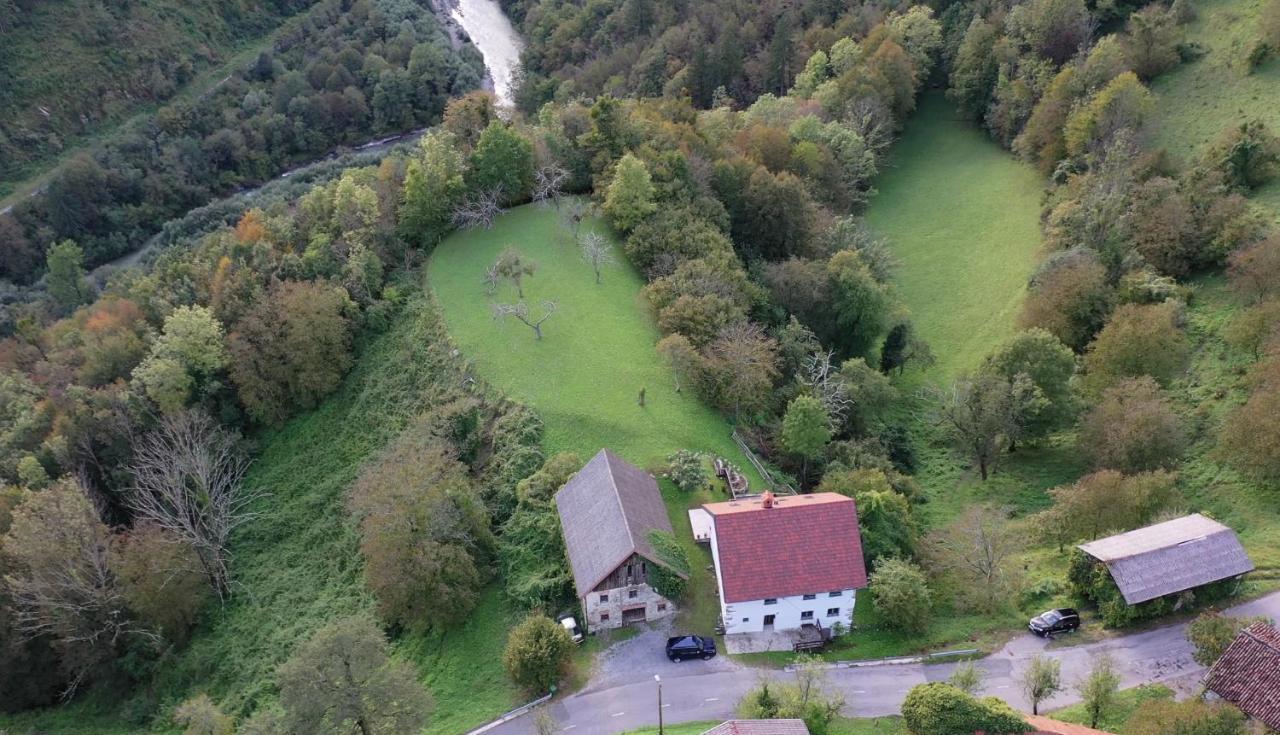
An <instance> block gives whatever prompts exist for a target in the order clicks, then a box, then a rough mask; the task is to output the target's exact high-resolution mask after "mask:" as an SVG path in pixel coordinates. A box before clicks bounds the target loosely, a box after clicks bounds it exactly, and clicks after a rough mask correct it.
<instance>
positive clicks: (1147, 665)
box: [486, 592, 1280, 735]
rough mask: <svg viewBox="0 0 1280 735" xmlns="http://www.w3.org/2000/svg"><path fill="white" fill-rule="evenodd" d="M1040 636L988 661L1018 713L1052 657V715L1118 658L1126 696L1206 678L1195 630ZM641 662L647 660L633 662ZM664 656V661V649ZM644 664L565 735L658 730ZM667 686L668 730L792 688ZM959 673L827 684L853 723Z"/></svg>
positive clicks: (692, 673) (688, 672)
mask: <svg viewBox="0 0 1280 735" xmlns="http://www.w3.org/2000/svg"><path fill="white" fill-rule="evenodd" d="M1227 613H1228V614H1230V615H1240V616H1244V615H1266V616H1269V617H1272V618H1275V619H1280V592H1278V593H1273V594H1271V595H1268V596H1266V597H1262V598H1259V599H1257V600H1254V601H1252V602H1248V603H1245V604H1242V605H1238V606H1236V607H1234V608H1231V609H1230V610H1228V611H1227ZM1047 645H1048V642H1046V641H1044V640H1042V639H1039V638H1036V637H1034V636H1031V635H1030V634H1028V635H1025V636H1019V637H1017V638H1015V639H1013V640H1012V641H1010V642H1009V643H1008V644H1007V645H1005V646H1004V647H1003V648H1001V649H1000V650H999V651H996V652H995V653H993V654H992V655H990V656H988V657H986V658H984V659H982V660H980V661H978V662H977V663H978V666H980V667H981V668H982V669H983V671H985V672H986V678H985V681H984V686H983V693H984V694H993V695H995V696H997V697H1000V698H1001V699H1004V700H1006V701H1008V702H1009V703H1010V704H1012V705H1013V706H1014V707H1017V708H1019V709H1024V710H1028V711H1029V710H1030V703H1029V702H1028V701H1027V700H1026V698H1025V697H1024V696H1023V694H1022V693H1021V691H1019V687H1018V683H1017V681H1018V676H1019V675H1020V674H1021V672H1022V670H1023V669H1024V668H1025V667H1026V666H1027V661H1028V660H1029V659H1030V658H1031V657H1033V656H1035V655H1036V654H1038V653H1045V654H1047V655H1048V656H1050V657H1052V658H1056V659H1058V660H1059V661H1061V662H1062V678H1063V681H1064V683H1065V684H1066V688H1067V691H1065V692H1063V693H1061V694H1059V695H1057V696H1056V697H1054V698H1053V699H1051V700H1049V701H1048V702H1045V703H1042V705H1041V707H1042V708H1044V709H1051V708H1054V707H1062V706H1065V705H1068V704H1072V703H1074V702H1076V701H1078V697H1077V695H1076V693H1075V690H1074V685H1075V683H1076V682H1077V681H1079V680H1080V679H1082V678H1084V677H1085V675H1086V674H1087V673H1088V671H1089V669H1090V667H1091V666H1092V665H1093V662H1094V660H1095V659H1096V658H1097V657H1098V656H1099V655H1100V654H1102V653H1104V652H1105V653H1108V654H1110V655H1111V657H1112V659H1113V660H1114V661H1115V663H1116V668H1117V670H1118V671H1119V673H1120V676H1121V684H1120V686H1121V687H1122V688H1127V687H1133V686H1137V685H1139V684H1147V683H1155V682H1160V683H1164V684H1167V685H1170V686H1174V687H1175V688H1179V687H1181V688H1184V689H1193V688H1194V687H1196V686H1197V685H1198V682H1199V680H1200V677H1201V675H1202V674H1203V673H1204V668H1203V667H1201V666H1200V665H1199V664H1197V663H1195V661H1193V660H1192V658H1191V645H1190V644H1189V643H1187V639H1186V624H1185V623H1179V624H1176V625H1169V626H1165V627H1162V628H1157V629H1154V630H1149V631H1144V632H1141V633H1132V634H1129V635H1125V636H1119V637H1116V638H1112V639H1108V640H1106V641H1102V642H1098V643H1089V644H1082V645H1077V646H1065V647H1054V648H1049V649H1047V650H1046V646H1047ZM629 653H631V654H632V655H636V654H639V652H636V651H632V652H629ZM655 653H656V656H658V657H662V651H661V648H660V647H659V648H657V649H656V651H655ZM649 657H651V656H650V654H649V653H644V654H643V660H641V661H638V662H637V665H636V666H635V676H634V678H633V680H632V681H629V682H625V681H619V677H618V676H616V674H614V675H610V676H608V677H607V681H606V682H604V683H603V684H597V681H596V679H595V678H593V680H592V682H591V683H589V684H588V685H587V687H586V688H585V689H584V690H583V691H581V692H578V693H576V694H572V695H570V696H568V697H565V698H563V699H560V700H557V701H555V702H553V703H552V704H551V705H550V712H551V716H552V717H553V718H554V719H555V721H556V723H557V725H558V727H559V730H560V731H561V732H566V733H572V735H613V734H614V733H619V732H624V731H626V730H632V729H635V728H638V727H647V726H652V725H656V724H657V723H658V690H657V685H656V684H655V682H654V681H653V672H654V669H653V668H652V662H650V661H648V660H647V659H648V658H649ZM662 661H663V663H665V664H666V665H665V666H664V667H663V669H662V670H661V671H660V673H661V676H662V712H663V719H664V720H665V721H666V722H667V723H677V722H690V721H694V720H717V719H728V718H730V717H732V716H733V712H734V707H735V705H736V704H737V702H738V700H739V699H740V698H741V697H742V695H743V694H744V693H745V692H746V691H747V690H749V689H750V688H752V687H753V686H755V684H756V683H757V682H758V681H759V680H760V679H761V678H762V677H768V678H771V679H773V680H778V681H785V680H787V679H788V678H789V677H790V676H791V675H790V674H787V673H785V672H782V671H777V670H768V669H753V668H748V667H745V666H735V667H733V668H731V669H728V670H726V669H725V668H724V667H723V666H720V667H718V668H715V669H712V668H710V667H707V666H705V665H704V664H703V662H686V663H682V664H671V663H666V660H665V658H662ZM956 665H957V664H927V665H926V664H896V665H881V666H865V667H856V668H833V669H830V670H829V671H828V672H827V683H828V686H829V687H830V688H832V689H836V690H839V691H840V692H841V693H842V694H844V698H845V706H844V714H845V715H847V716H851V717H875V716H881V715H892V714H897V713H898V710H899V708H900V707H901V705H902V700H903V698H904V697H905V696H906V694H907V692H908V691H909V690H910V689H911V688H912V687H914V686H915V685H917V684H923V683H925V682H930V681H944V680H946V679H947V677H949V676H950V675H951V672H952V671H953V670H954V669H955V667H956ZM488 733H492V734H493V735H529V734H531V733H534V728H533V721H532V717H530V716H524V717H520V718H517V719H514V720H512V721H510V722H507V723H504V724H502V725H499V726H498V727H495V728H493V729H492V730H489V731H488ZM486 735H487V734H486Z"/></svg>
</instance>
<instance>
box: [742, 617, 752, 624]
mask: <svg viewBox="0 0 1280 735" xmlns="http://www.w3.org/2000/svg"><path fill="white" fill-rule="evenodd" d="M742 622H744V623H750V622H751V618H743V619H742Z"/></svg>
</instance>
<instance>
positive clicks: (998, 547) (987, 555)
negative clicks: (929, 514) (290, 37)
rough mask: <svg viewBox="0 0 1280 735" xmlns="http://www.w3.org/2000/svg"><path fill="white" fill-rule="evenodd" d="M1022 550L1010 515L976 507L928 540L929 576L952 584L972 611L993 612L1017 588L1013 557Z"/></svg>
mask: <svg viewBox="0 0 1280 735" xmlns="http://www.w3.org/2000/svg"><path fill="white" fill-rule="evenodd" d="M1021 548H1022V545H1021V543H1020V541H1019V537H1018V535H1017V534H1016V533H1015V532H1014V530H1013V529H1012V528H1011V527H1010V525H1009V521H1008V513H1007V512H1006V511H1005V510H1003V509H1000V508H996V507H993V506H975V507H972V508H970V509H969V510H967V511H965V512H964V514H963V515H961V516H960V517H959V518H958V519H956V520H955V521H954V522H953V523H951V524H950V525H948V526H946V527H945V528H941V529H939V530H937V531H935V532H933V533H932V534H930V535H929V537H928V538H926V539H925V543H924V551H925V554H926V556H927V558H928V559H929V567H930V572H932V573H933V574H934V576H937V577H943V578H945V579H947V580H949V581H950V582H951V583H952V584H954V585H955V586H956V587H957V588H958V594H959V596H960V597H962V598H964V601H965V603H966V604H967V605H968V606H970V607H973V608H977V609H982V610H992V609H995V608H997V607H999V606H1000V605H1002V604H1004V603H1005V601H1007V600H1008V599H1009V593H1010V591H1011V589H1012V588H1013V587H1015V584H1014V581H1015V580H1014V570H1013V569H1012V564H1011V561H1012V557H1013V555H1014V554H1015V553H1017V552H1018V551H1019V550H1020V549H1021Z"/></svg>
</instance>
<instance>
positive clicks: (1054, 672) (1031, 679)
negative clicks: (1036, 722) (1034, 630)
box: [1018, 655, 1062, 715]
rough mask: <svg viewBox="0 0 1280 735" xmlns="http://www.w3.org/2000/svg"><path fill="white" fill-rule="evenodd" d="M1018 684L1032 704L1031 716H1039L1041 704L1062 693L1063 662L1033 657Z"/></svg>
mask: <svg viewBox="0 0 1280 735" xmlns="http://www.w3.org/2000/svg"><path fill="white" fill-rule="evenodd" d="M1018 683H1019V684H1021V685H1022V693H1023V694H1024V695H1026V697H1027V699H1028V700H1030V702H1031V714H1033V715H1038V714H1040V703H1041V702H1043V701H1044V700H1046V699H1048V698H1050V697H1052V696H1053V695H1055V694H1057V693H1058V692H1060V691H1062V662H1061V661H1059V660H1058V659H1056V658H1049V657H1048V656H1043V655H1037V656H1033V657H1032V658H1031V660H1030V661H1028V662H1027V668H1026V669H1024V670H1023V672H1022V675H1021V676H1019V677H1018Z"/></svg>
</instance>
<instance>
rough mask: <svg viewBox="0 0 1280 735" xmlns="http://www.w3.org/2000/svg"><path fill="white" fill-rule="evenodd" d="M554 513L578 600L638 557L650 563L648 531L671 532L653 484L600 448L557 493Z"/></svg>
mask: <svg viewBox="0 0 1280 735" xmlns="http://www.w3.org/2000/svg"><path fill="white" fill-rule="evenodd" d="M555 500H556V510H557V511H559V513H560V526H561V528H562V529H563V533H564V545H565V549H566V551H567V553H568V556H569V566H570V567H571V568H572V570H573V584H574V586H575V587H576V588H577V590H578V596H579V597H581V596H584V595H586V594H587V593H589V592H591V590H593V589H595V586H596V585H597V584H600V581H601V580H603V579H604V578H605V577H607V576H609V574H610V573H611V572H612V571H613V570H615V569H617V568H618V566H619V565H620V564H622V563H623V562H625V561H626V560H627V559H628V558H630V557H631V555H632V554H639V555H640V556H643V557H644V558H646V559H648V560H649V561H651V562H653V563H655V564H662V563H663V562H662V560H661V559H658V558H656V554H655V553H654V549H653V545H652V544H650V543H649V532H650V531H666V532H667V533H670V532H671V521H670V520H669V519H668V518H667V508H666V506H664V505H663V504H662V494H661V493H660V492H658V483H657V482H656V481H655V480H654V479H653V477H652V476H650V475H649V474H648V473H647V472H645V471H644V470H642V469H640V468H639V467H636V466H635V465H633V464H631V463H629V462H627V461H626V460H624V459H622V458H621V457H619V456H618V455H616V454H614V453H613V452H611V451H609V450H608V449H602V450H600V452H599V454H597V455H596V456H594V457H592V458H591V461H590V462H587V464H586V465H584V466H583V468H582V469H580V470H578V472H577V474H575V475H574V476H573V477H572V478H570V479H569V481H568V482H566V483H565V485H564V487H562V488H560V490H559V491H558V492H557V493H556V497H555Z"/></svg>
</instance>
